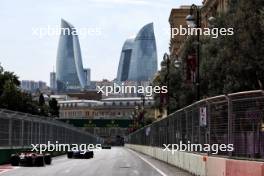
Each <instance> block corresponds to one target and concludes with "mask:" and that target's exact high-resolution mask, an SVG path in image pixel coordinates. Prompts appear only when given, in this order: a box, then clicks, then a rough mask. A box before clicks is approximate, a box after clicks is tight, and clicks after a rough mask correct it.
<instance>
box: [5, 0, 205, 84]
mask: <svg viewBox="0 0 264 176" xmlns="http://www.w3.org/2000/svg"><path fill="white" fill-rule="evenodd" d="M201 2H202V0H155V1H153V0H63V1H61V0H60V1H59V0H58V1H55V0H43V1H36V0H22V1H21V0H0V21H1V29H0V30H1V31H0V41H1V44H0V62H1V65H2V66H3V67H4V69H5V70H9V71H14V72H15V73H16V74H17V75H18V76H19V77H20V79H21V80H22V79H26V80H35V81H38V80H42V81H45V82H47V83H48V84H49V73H50V72H51V71H52V70H53V67H54V68H56V67H55V66H56V55H57V47H58V40H59V35H55V34H54V35H50V36H43V37H42V38H40V37H39V36H38V35H36V34H37V33H36V30H38V29H40V28H43V29H46V28H47V27H48V26H50V27H51V28H55V29H56V27H58V26H59V25H60V20H61V18H63V19H65V20H66V21H68V22H70V23H71V24H72V25H73V26H74V27H75V28H77V31H78V29H80V28H84V29H87V30H88V29H96V28H97V29H99V31H100V32H101V34H98V33H97V34H94V35H88V36H85V35H80V36H79V39H80V46H81V51H82V58H83V65H84V67H87V68H91V76H92V80H101V79H103V78H107V79H110V80H112V79H114V78H115V76H116V72H117V67H118V62H119V57H120V52H121V48H122V45H123V43H124V41H125V40H126V39H127V38H129V37H132V36H135V35H136V34H137V32H138V31H139V30H140V28H141V27H142V26H144V25H145V24H147V23H150V22H153V23H154V31H155V35H156V42H157V49H158V61H159V62H160V61H161V59H162V56H163V53H164V52H167V51H168V47H169V34H168V33H167V32H168V29H169V23H168V18H169V15H170V11H171V9H172V8H178V7H179V6H180V5H191V4H193V3H195V4H201Z"/></svg>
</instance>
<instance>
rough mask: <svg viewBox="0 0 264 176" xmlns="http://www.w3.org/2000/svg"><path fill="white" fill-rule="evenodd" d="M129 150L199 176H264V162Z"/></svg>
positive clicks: (148, 149)
mask: <svg viewBox="0 0 264 176" xmlns="http://www.w3.org/2000/svg"><path fill="white" fill-rule="evenodd" d="M125 146H126V147H127V148H130V149H132V150H135V151H138V152H141V153H144V154H146V155H149V156H152V157H153V158H156V159H159V160H161V161H164V162H166V163H169V164H171V165H174V166H176V167H179V168H181V169H183V170H186V171H188V172H190V173H192V174H194V175H199V176H264V162H256V161H246V160H234V159H228V158H220V157H213V156H206V155H200V154H194V153H187V152H178V151H177V152H175V153H174V154H172V153H171V152H168V151H163V150H162V149H161V148H158V147H150V146H143V145H131V144H126V145H125Z"/></svg>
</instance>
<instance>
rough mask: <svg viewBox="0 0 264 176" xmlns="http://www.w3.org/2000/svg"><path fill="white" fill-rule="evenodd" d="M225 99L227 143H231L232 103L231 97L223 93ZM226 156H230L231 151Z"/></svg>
mask: <svg viewBox="0 0 264 176" xmlns="http://www.w3.org/2000/svg"><path fill="white" fill-rule="evenodd" d="M225 97H226V99H227V105H228V144H233V129H232V127H233V105H232V99H231V98H230V97H229V96H228V95H225ZM228 156H229V157H231V156H232V151H229V152H228Z"/></svg>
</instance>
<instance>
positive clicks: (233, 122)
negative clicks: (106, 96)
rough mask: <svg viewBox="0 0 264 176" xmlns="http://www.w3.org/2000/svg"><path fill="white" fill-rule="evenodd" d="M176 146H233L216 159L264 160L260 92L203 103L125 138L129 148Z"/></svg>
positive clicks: (263, 105)
mask: <svg viewBox="0 0 264 176" xmlns="http://www.w3.org/2000/svg"><path fill="white" fill-rule="evenodd" d="M180 142H182V143H184V144H187V143H188V142H189V143H191V144H202V145H203V144H210V145H212V144H219V145H220V144H226V145H228V144H233V146H234V150H233V151H219V153H218V155H227V156H230V157H244V158H247V159H248V158H252V159H257V158H260V159H264V92H263V91H262V90H256V91H247V92H239V93H233V94H228V95H221V96H216V97H211V98H207V99H203V100H201V101H198V102H195V103H194V104H192V105H190V106H187V107H185V108H183V109H180V110H178V111H176V112H174V113H172V114H170V115H169V116H168V117H166V118H163V119H160V120H158V121H156V122H154V123H152V124H151V125H148V126H145V127H144V128H141V129H139V130H137V131H135V132H134V133H131V134H130V135H128V137H127V143H129V144H137V145H146V146H155V147H163V144H166V145H167V144H179V143H180ZM201 153H203V151H202V152H201ZM207 153H208V154H211V152H207Z"/></svg>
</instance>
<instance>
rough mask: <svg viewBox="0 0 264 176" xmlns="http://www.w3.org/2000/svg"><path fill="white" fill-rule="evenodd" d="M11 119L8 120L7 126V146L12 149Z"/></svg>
mask: <svg viewBox="0 0 264 176" xmlns="http://www.w3.org/2000/svg"><path fill="white" fill-rule="evenodd" d="M12 121H13V119H12V118H10V119H9V121H8V122H9V124H8V146H10V147H11V148H12V132H13V130H12V128H13V122H12Z"/></svg>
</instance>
